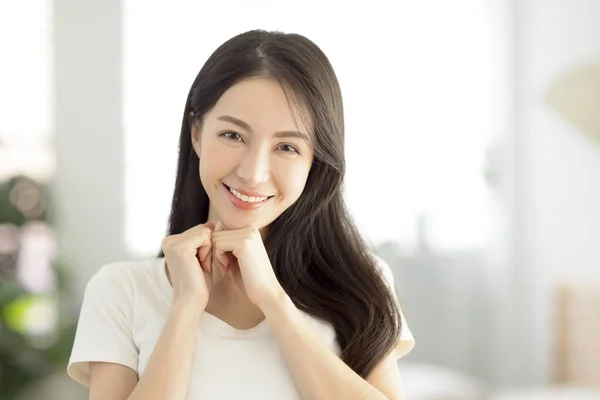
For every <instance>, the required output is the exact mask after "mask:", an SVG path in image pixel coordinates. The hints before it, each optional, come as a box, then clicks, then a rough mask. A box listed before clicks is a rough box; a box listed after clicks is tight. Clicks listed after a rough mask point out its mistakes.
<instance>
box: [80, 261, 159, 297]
mask: <svg viewBox="0 0 600 400" xmlns="http://www.w3.org/2000/svg"><path fill="white" fill-rule="evenodd" d="M157 262H158V259H144V260H136V261H116V262H111V263H108V264H105V265H103V266H102V267H101V268H100V269H99V270H98V271H97V272H96V273H94V274H93V275H92V277H91V278H90V279H89V281H88V282H87V284H86V288H85V296H86V297H87V296H98V295H102V297H107V296H111V295H115V294H122V295H133V293H134V291H135V289H136V287H137V286H139V285H140V283H141V282H143V281H145V280H147V279H151V278H152V275H153V271H154V268H153V267H154V266H155V265H156V263H157Z"/></svg>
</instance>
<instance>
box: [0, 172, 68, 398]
mask: <svg viewBox="0 0 600 400" xmlns="http://www.w3.org/2000/svg"><path fill="white" fill-rule="evenodd" d="M47 210H48V196H47V191H46V189H45V187H44V186H43V185H41V184H40V183H38V182H35V181H33V180H32V179H30V178H27V177H24V176H18V177H14V178H12V179H10V180H9V181H7V182H5V183H2V184H0V400H13V399H17V398H18V396H19V394H20V393H21V392H22V391H23V390H24V389H25V388H28V387H29V386H31V385H33V384H34V383H36V382H39V381H41V380H42V379H43V378H45V377H47V376H49V375H50V374H51V373H53V372H54V371H55V370H56V369H57V368H64V367H65V366H66V363H67V361H68V357H69V354H70V350H71V345H72V343H73V337H74V332H75V327H76V321H75V318H74V317H73V316H72V314H71V313H68V312H67V307H66V304H65V301H66V294H67V291H68V289H69V283H70V282H69V275H68V269H67V268H66V265H65V264H64V263H62V262H61V261H60V260H59V259H54V260H51V262H50V266H51V269H52V275H53V278H54V279H53V282H54V285H53V287H52V288H51V289H50V290H44V291H41V292H40V291H34V290H31V289H29V288H28V287H27V285H24V284H23V282H22V279H21V280H20V279H18V276H19V275H18V268H19V267H20V266H19V259H20V257H19V255H20V253H21V252H22V251H24V250H23V248H22V246H21V245H20V240H21V236H22V235H21V233H22V232H23V231H24V228H25V227H26V226H28V224H31V223H36V224H47V223H48V221H47V219H48V215H49V214H48V212H47ZM48 227H49V225H48ZM21 267H22V266H21ZM40 325H41V326H40Z"/></svg>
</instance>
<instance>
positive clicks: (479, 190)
mask: <svg viewBox="0 0 600 400" xmlns="http://www.w3.org/2000/svg"><path fill="white" fill-rule="evenodd" d="M501 3H502V2H494V1H481V0H459V1H454V2H443V1H437V2H432V1H424V2H405V3H399V4H395V3H394V5H393V6H392V5H390V4H392V3H390V2H383V1H377V0H376V1H370V2H368V3H364V2H356V3H352V2H349V3H344V13H343V14H341V13H340V11H339V7H338V6H337V5H335V4H330V3H329V2H323V1H312V2H311V1H304V2H290V1H256V0H255V1H242V0H229V1H221V2H210V4H209V3H208V2H195V1H176V2H170V3H169V4H167V3H158V2H142V1H135V0H127V1H125V18H124V20H125V29H124V32H125V46H124V48H125V57H124V62H125V107H126V109H125V124H126V126H125V132H126V168H127V170H126V188H127V189H126V190H127V191H126V209H127V211H126V240H127V245H128V247H129V248H130V249H131V250H133V251H134V252H138V253H152V254H154V253H155V252H156V250H157V249H158V246H159V245H160V241H161V239H162V237H163V236H164V234H165V231H166V223H167V218H168V213H169V211H170V201H171V196H172V189H173V185H174V180H175V166H176V165H175V164H176V155H177V141H178V136H179V129H180V124H181V120H182V112H183V108H184V101H185V99H186V96H187V92H188V90H189V86H190V84H191V82H192V81H193V79H194V78H195V76H196V74H197V72H198V71H199V69H200V67H201V66H202V64H203V63H204V61H205V60H206V59H207V58H208V56H209V55H210V53H211V52H212V51H213V50H214V49H215V48H216V47H217V46H218V45H220V44H221V43H222V42H223V41H225V40H226V39H228V38H230V37H231V36H233V35H235V34H237V33H240V32H242V31H245V30H248V29H254V28H256V27H261V28H264V29H278V30H283V31H286V32H294V31H295V32H298V33H301V34H303V35H305V36H307V37H309V38H310V39H312V40H313V41H314V42H316V43H317V44H318V45H319V46H320V47H321V48H322V49H323V50H324V52H325V53H326V54H327V55H328V56H329V58H330V61H331V62H332V64H333V66H334V68H335V70H336V73H337V75H338V79H339V80H340V84H341V87H342V92H343V96H344V106H345V118H346V137H347V154H346V156H347V166H348V168H347V180H346V197H347V201H348V205H349V207H350V210H351V212H352V213H353V215H354V217H355V219H356V220H357V222H358V224H359V226H360V227H361V229H362V230H363V232H364V233H365V235H366V236H367V237H368V238H370V239H371V241H372V242H375V243H377V242H380V241H383V240H396V241H399V242H401V243H404V244H406V245H412V244H413V243H414V242H415V240H417V238H418V236H419V235H420V234H419V232H418V229H417V228H416V227H417V226H423V225H424V221H426V225H427V229H426V232H427V235H428V238H429V241H430V242H431V244H432V245H434V246H437V247H439V248H446V249H462V248H469V249H471V248H477V247H480V246H482V245H484V243H485V240H486V237H487V235H488V232H489V231H490V229H491V227H490V224H492V222H491V221H490V220H489V217H488V216H489V215H490V208H491V207H493V202H492V201H491V194H490V193H489V189H488V188H487V187H486V183H485V180H484V175H483V171H484V166H485V153H486V148H487V146H488V144H489V143H490V141H491V140H492V139H494V138H495V137H498V136H502V135H503V134H504V133H505V130H506V127H507V124H508V122H507V121H508V118H507V115H508V108H507V107H506V102H505V100H506V93H505V90H506V89H505V88H507V87H508V85H507V83H508V82H509V76H508V66H509V64H510V63H509V59H508V57H507V55H508V51H507V48H506V42H505V37H506V29H507V28H506V27H507V25H506V24H505V23H504V20H503V18H504V15H505V14H504V13H503V12H502V11H503V10H502V9H500V7H501ZM228 10H235V12H234V13H229V12H228Z"/></svg>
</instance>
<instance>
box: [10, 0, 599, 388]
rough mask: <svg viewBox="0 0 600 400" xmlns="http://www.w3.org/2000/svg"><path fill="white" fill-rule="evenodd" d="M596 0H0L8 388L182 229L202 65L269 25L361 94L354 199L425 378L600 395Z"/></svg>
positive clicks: (426, 383)
mask: <svg viewBox="0 0 600 400" xmlns="http://www.w3.org/2000/svg"><path fill="white" fill-rule="evenodd" d="M598 21H600V2H598V1H595V0H545V1H542V0H456V1H452V2H449V1H443V0H422V1H419V2H412V1H393V2H392V1H382V0H371V1H369V2H363V1H360V2H358V1H357V2H342V1H333V0H331V1H327V0H320V1H315V0H310V1H306V0H305V1H302V2H300V1H289V0H280V1H268V0H226V1H225V0H222V1H211V2H208V1H192V0H173V1H170V2H165V1H162V2H158V1H148V0H146V1H141V0H103V1H97V2H92V1H81V0H80V1H76V0H21V1H18V2H17V1H10V0H0V278H1V281H0V282H1V286H0V399H2V400H13V399H19V400H26V399H85V398H87V392H86V390H84V389H83V388H81V387H78V386H77V385H76V384H75V383H72V382H71V381H70V380H69V379H68V378H67V377H66V374H65V365H66V361H67V359H68V356H69V354H70V345H71V343H72V336H73V329H74V326H75V324H76V320H77V318H78V313H79V306H80V302H81V298H82V294H83V289H84V287H85V283H86V282H87V280H88V279H89V278H90V277H91V276H92V274H94V273H95V272H96V271H97V270H98V269H99V268H100V267H101V266H102V265H103V264H105V263H108V262H111V261H116V260H125V259H135V258H144V257H152V256H154V255H155V254H156V252H157V250H158V249H159V247H160V242H161V240H162V238H163V236H164V234H165V230H166V222H167V217H168V213H169V207H170V199H171V196H172V189H173V184H174V178H175V162H176V155H177V138H178V135H179V129H180V123H181V117H182V112H183V108H184V102H185V98H186V95H187V92H188V90H189V87H190V85H191V83H192V81H193V79H194V78H195V76H196V74H197V72H198V71H199V69H200V67H201V66H202V64H203V63H204V61H205V60H206V59H207V58H208V56H209V55H210V53H211V52H212V51H213V50H214V49H215V48H216V47H217V46H218V45H220V44H221V43H222V42H223V41H225V40H226V39H228V38H230V37H231V36H233V35H235V34H237V33H240V32H243V31H245V30H249V29H254V28H263V29H268V30H272V29H277V30H283V31H286V32H298V33H301V34H303V35H305V36H307V37H309V38H310V39H312V40H313V41H314V42H316V43H317V44H318V45H319V46H320V47H321V48H322V49H323V51H324V52H325V53H326V54H327V55H328V56H329V58H330V61H331V62H332V64H333V66H334V68H335V70H336V72H337V75H338V78H339V80H340V84H341V86H342V92H343V96H344V105H345V116H346V135H347V164H348V170H347V181H346V198H347V201H348V204H349V207H350V209H351V211H352V213H353V215H354V217H355V219H356V221H357V223H358V224H359V226H360V228H361V230H362V231H363V232H364V234H365V237H366V238H367V239H368V240H369V241H370V243H372V245H373V246H374V248H375V249H376V251H377V252H378V253H379V254H380V255H381V256H382V257H383V258H384V259H385V260H387V262H388V263H389V264H390V266H391V267H392V270H393V272H394V276H395V280H396V289H397V291H398V293H399V296H400V298H401V302H402V305H403V309H404V313H405V316H406V318H407V320H408V323H409V325H410V327H411V330H412V331H413V334H414V336H415V338H416V342H417V344H416V347H415V348H414V350H413V351H412V353H410V354H409V355H408V356H407V357H405V358H404V359H402V360H401V361H400V362H399V365H400V369H401V371H402V374H403V377H404V382H405V391H406V397H407V400H508V399H514V400H520V399H540V400H541V399H544V400H546V399H560V400H562V399H569V400H582V399H600V245H599V243H598V238H600V23H599V22H598Z"/></svg>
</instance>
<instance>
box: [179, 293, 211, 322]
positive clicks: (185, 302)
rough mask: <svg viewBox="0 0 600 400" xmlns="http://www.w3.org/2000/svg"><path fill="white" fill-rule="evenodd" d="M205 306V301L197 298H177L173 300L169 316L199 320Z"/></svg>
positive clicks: (185, 296)
mask: <svg viewBox="0 0 600 400" xmlns="http://www.w3.org/2000/svg"><path fill="white" fill-rule="evenodd" d="M206 304H207V303H206V301H204V300H202V299H200V298H199V297H198V296H194V295H189V296H187V295H182V296H177V297H174V298H173V303H172V304H171V314H173V315H175V316H177V317H180V316H181V317H197V318H200V315H201V314H202V312H203V311H204V309H205V308H206Z"/></svg>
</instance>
